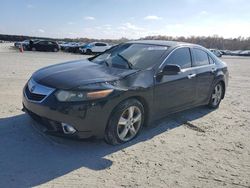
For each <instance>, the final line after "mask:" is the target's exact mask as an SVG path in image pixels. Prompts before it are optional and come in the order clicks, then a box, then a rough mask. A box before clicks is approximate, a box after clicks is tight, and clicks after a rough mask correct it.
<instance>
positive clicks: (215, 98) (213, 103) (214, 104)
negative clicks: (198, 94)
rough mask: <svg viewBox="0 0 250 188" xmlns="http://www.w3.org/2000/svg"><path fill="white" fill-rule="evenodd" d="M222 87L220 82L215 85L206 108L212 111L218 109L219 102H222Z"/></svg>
mask: <svg viewBox="0 0 250 188" xmlns="http://www.w3.org/2000/svg"><path fill="white" fill-rule="evenodd" d="M224 92H225V91H224V87H223V85H222V83H221V82H219V83H217V84H216V85H215V86H214V88H213V91H212V93H211V96H210V100H209V103H208V107H209V108H212V109H216V108H218V107H219V105H220V102H221V100H222V96H223V94H224Z"/></svg>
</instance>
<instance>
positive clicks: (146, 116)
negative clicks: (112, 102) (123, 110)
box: [105, 95, 150, 131]
mask: <svg viewBox="0 0 250 188" xmlns="http://www.w3.org/2000/svg"><path fill="white" fill-rule="evenodd" d="M130 99H136V100H138V101H139V102H140V103H141V104H142V106H143V109H144V122H143V126H144V127H145V126H147V125H148V123H149V122H150V110H149V104H148V102H147V101H146V99H145V98H144V97H142V96H138V95H135V96H129V97H127V98H125V99H123V100H121V101H120V102H119V103H118V104H117V105H116V106H115V107H114V108H113V110H112V111H111V113H110V115H109V118H108V121H107V124H106V127H105V131H106V129H107V127H108V123H109V121H110V118H111V116H112V115H114V113H115V111H116V109H117V108H118V106H119V105H120V104H121V103H123V102H125V101H127V100H130Z"/></svg>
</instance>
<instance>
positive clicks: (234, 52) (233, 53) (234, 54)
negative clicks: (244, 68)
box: [231, 50, 242, 56]
mask: <svg viewBox="0 0 250 188" xmlns="http://www.w3.org/2000/svg"><path fill="white" fill-rule="evenodd" d="M241 52H242V50H235V51H231V55H232V56H240V53H241Z"/></svg>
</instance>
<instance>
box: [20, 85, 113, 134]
mask: <svg viewBox="0 0 250 188" xmlns="http://www.w3.org/2000/svg"><path fill="white" fill-rule="evenodd" d="M27 87H28V86H27V85H26V86H25V88H24V90H23V108H24V111H25V112H27V113H28V114H29V115H30V116H31V117H32V118H33V119H34V120H36V121H37V122H39V124H40V126H42V127H43V130H44V132H46V133H48V134H51V135H55V136H64V137H72V138H80V139H81V138H89V137H97V138H103V136H104V133H105V127H106V124H107V122H108V119H109V116H110V114H111V112H112V109H113V108H114V105H116V104H115V102H114V103H113V102H111V101H110V99H109V102H108V100H107V99H106V100H101V101H98V102H97V101H94V102H91V101H86V102H77V103H76V102H74V103H62V102H59V101H57V99H56V97H55V96H54V92H53V93H51V94H50V95H49V96H47V97H46V98H45V99H44V100H41V101H40V102H36V101H32V100H30V99H29V98H28V96H27V95H26V90H27ZM62 123H66V124H68V125H71V126H73V127H74V129H76V132H75V133H74V134H65V133H64V132H63V130H62Z"/></svg>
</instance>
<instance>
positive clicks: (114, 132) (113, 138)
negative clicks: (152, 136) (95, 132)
mask: <svg viewBox="0 0 250 188" xmlns="http://www.w3.org/2000/svg"><path fill="white" fill-rule="evenodd" d="M143 121H144V108H143V105H142V104H141V103H140V102H139V101H138V100H136V99H129V100H126V101H124V102H122V103H121V104H119V105H118V106H117V108H116V109H115V112H114V114H113V115H112V116H111V117H110V119H109V123H108V125H107V128H106V132H105V140H106V141H107V143H109V144H112V145H116V144H121V143H125V142H128V141H130V140H132V139H133V138H135V137H136V136H137V135H138V133H139V131H140V130H141V128H142V125H143Z"/></svg>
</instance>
